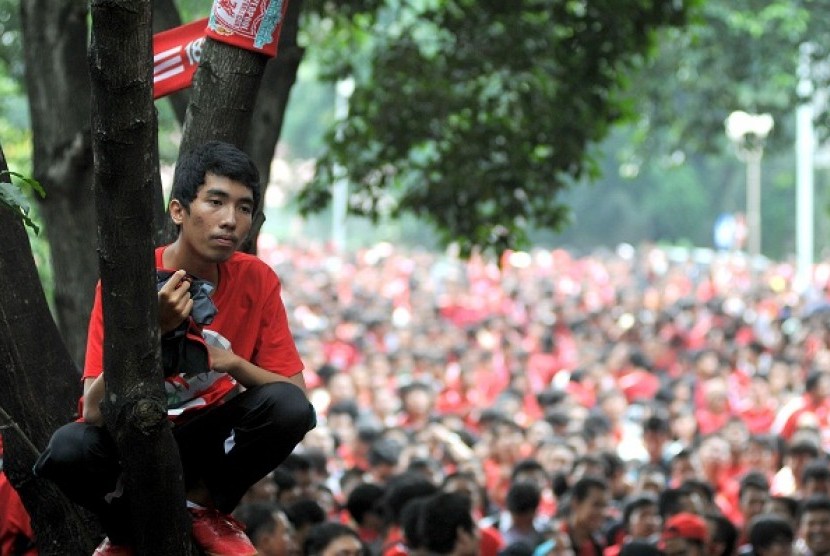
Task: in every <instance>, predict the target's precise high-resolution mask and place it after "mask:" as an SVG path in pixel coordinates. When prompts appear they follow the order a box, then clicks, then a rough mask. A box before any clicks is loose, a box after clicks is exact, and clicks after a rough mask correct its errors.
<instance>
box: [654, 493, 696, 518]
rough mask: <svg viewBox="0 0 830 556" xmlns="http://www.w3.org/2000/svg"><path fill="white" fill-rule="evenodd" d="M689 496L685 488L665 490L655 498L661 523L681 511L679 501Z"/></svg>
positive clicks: (681, 506)
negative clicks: (661, 519)
mask: <svg viewBox="0 0 830 556" xmlns="http://www.w3.org/2000/svg"><path fill="white" fill-rule="evenodd" d="M688 496H689V491H688V490H686V489H685V488H667V489H666V490H664V491H663V492H661V493H660V495H659V496H658V498H657V509H658V511H659V512H660V517H662V518H663V521H665V520H666V519H668V518H670V517H671V516H673V515H675V514H678V513H680V512H682V511H683V505H682V503H681V501H682V500H683V498H686V497H688Z"/></svg>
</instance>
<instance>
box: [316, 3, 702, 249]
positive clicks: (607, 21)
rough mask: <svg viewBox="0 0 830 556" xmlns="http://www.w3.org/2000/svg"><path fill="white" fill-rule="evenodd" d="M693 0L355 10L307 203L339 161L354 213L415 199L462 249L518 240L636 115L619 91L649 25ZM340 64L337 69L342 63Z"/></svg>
mask: <svg viewBox="0 0 830 556" xmlns="http://www.w3.org/2000/svg"><path fill="white" fill-rule="evenodd" d="M689 6H690V3H688V2H686V3H683V2H661V1H655V2H647V1H619V0H614V1H611V0H608V1H600V2H562V1H556V0H547V1H543V0H538V1H534V2H500V1H484V2H482V1H477V2H473V1H470V0H448V1H445V2H390V3H389V4H388V6H387V9H386V11H381V12H380V13H378V14H377V17H376V18H365V19H360V20H353V24H354V25H355V26H357V27H358V32H360V33H362V34H363V35H364V36H366V37H371V38H367V39H366V40H365V41H364V43H362V44H358V46H362V47H363V48H364V50H368V52H369V54H368V59H369V63H368V67H360V66H353V65H350V64H349V63H348V61H349V60H351V58H350V57H351V55H352V53H353V52H354V49H342V50H341V56H343V60H345V62H343V63H342V64H340V65H336V64H335V66H334V67H338V68H342V71H343V72H344V73H350V74H351V75H354V76H355V77H356V78H357V83H358V86H357V89H356V90H355V92H354V95H353V96H352V98H351V104H350V114H349V117H348V119H347V120H346V121H345V122H344V123H343V124H342V126H340V127H338V129H336V130H335V131H333V132H332V133H331V135H330V137H329V142H328V146H329V150H328V151H327V152H326V154H325V155H324V156H323V157H322V158H321V159H320V160H319V166H318V172H317V177H316V179H315V181H314V182H312V184H311V185H310V186H309V187H308V188H307V189H306V190H305V191H304V192H303V194H302V197H301V205H302V207H303V209H304V210H314V209H319V208H321V207H322V206H324V205H325V204H326V203H327V202H328V200H329V197H330V184H331V183H332V181H333V180H335V179H336V178H337V177H338V176H339V175H340V172H341V169H343V170H344V171H345V172H346V173H347V175H348V177H349V178H350V180H351V182H352V184H353V186H354V190H353V192H352V194H351V196H350V199H349V208H350V210H351V211H352V212H354V213H357V214H368V215H378V214H387V215H391V216H392V217H397V216H399V215H401V214H404V213H414V214H416V215H417V216H419V217H421V218H424V219H426V220H428V221H431V222H432V223H434V224H435V225H436V227H437V229H438V231H439V233H440V234H441V236H442V238H443V239H444V241H447V242H448V241H456V242H458V243H459V245H460V246H461V248H462V250H463V251H469V250H470V249H471V248H472V247H473V246H482V247H487V248H492V249H495V250H498V249H503V248H505V247H510V246H515V245H517V244H522V243H525V242H526V240H527V231H528V229H529V227H530V225H531V224H530V222H533V223H535V224H536V225H537V226H539V227H543V228H556V227H558V226H560V225H561V224H562V223H563V222H564V218H565V214H566V207H565V206H563V204H562V203H561V201H560V199H559V196H558V193H559V192H560V191H561V190H562V189H564V188H566V187H568V186H569V185H570V184H571V183H573V182H574V181H575V180H578V179H580V178H582V177H583V176H595V175H596V166H595V161H594V160H592V159H591V157H590V156H589V148H590V145H591V144H593V143H596V142H598V141H600V140H601V139H602V138H604V137H605V135H606V134H607V132H608V130H609V127H610V125H611V124H612V123H613V122H615V121H617V120H620V119H622V118H624V117H626V116H630V115H631V108H632V104H631V103H630V102H627V101H626V99H625V98H624V97H623V96H622V94H621V92H622V89H623V88H624V85H625V84H626V80H627V78H626V76H627V75H628V73H629V72H631V71H632V70H633V69H634V67H635V66H637V65H638V64H640V63H642V60H643V58H644V57H645V56H647V55H648V54H649V52H650V50H651V48H652V46H653V44H654V39H655V37H656V31H657V29H659V28H660V27H662V26H666V25H681V24H683V23H685V21H686V16H687V13H688V10H689ZM341 75H342V74H341Z"/></svg>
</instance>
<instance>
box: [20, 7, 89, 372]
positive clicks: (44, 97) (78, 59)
mask: <svg viewBox="0 0 830 556" xmlns="http://www.w3.org/2000/svg"><path fill="white" fill-rule="evenodd" d="M20 5H21V23H22V29H23V42H24V46H25V48H24V53H25V61H26V86H27V89H28V96H29V107H30V113H31V120H32V137H33V141H34V153H33V165H34V172H33V173H34V177H35V179H37V180H38V181H40V183H41V184H43V186H44V187H45V188H46V191H47V192H48V194H47V195H46V198H45V199H44V200H43V201H42V202H41V209H42V214H43V219H44V222H45V225H44V230H45V232H46V235H47V236H48V237H50V238H52V241H51V242H50V246H51V256H52V267H53V270H54V276H55V277H57V279H56V280H55V311H56V314H57V315H56V316H57V319H58V324H59V326H60V330H61V333H62V335H63V338H64V340H65V342H66V346H67V348H68V349H69V353H70V355H71V356H72V358H73V360H74V361H75V362H76V363H77V364H79V365H80V364H81V363H83V355H84V350H85V348H86V330H87V323H88V320H89V308H90V307H91V306H92V294H93V291H94V286H95V280H96V278H97V275H98V268H97V260H96V254H95V248H96V245H95V205H94V203H93V198H92V149H91V142H90V137H89V79H88V75H87V73H86V72H85V71H79V70H80V68H83V67H84V65H85V63H86V51H87V47H86V44H87V32H88V28H87V21H86V17H87V3H86V2H78V1H77V0H25V1H23V2H21V3H20Z"/></svg>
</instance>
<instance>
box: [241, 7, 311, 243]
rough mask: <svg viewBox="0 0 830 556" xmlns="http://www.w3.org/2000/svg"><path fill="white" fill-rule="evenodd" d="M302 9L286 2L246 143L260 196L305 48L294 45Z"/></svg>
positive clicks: (260, 219)
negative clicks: (276, 44) (260, 187)
mask: <svg viewBox="0 0 830 556" xmlns="http://www.w3.org/2000/svg"><path fill="white" fill-rule="evenodd" d="M301 9H302V0H292V1H291V2H290V3H289V4H288V8H287V10H286V13H285V19H284V20H283V23H282V30H281V32H280V39H279V46H278V48H277V56H276V58H274V59H273V60H271V61H270V62H268V65H267V66H266V67H265V74H264V75H263V77H262V83H261V85H260V89H259V96H257V100H256V104H255V105H254V113H253V118H252V121H251V131H250V134H249V136H248V141H247V143H246V146H245V152H247V153H248V154H249V155H250V156H251V158H252V159H253V160H254V163H255V164H256V166H257V168H258V169H259V175H260V181H261V182H262V197H263V199H264V198H265V191H266V189H267V188H268V182H269V181H270V176H271V161H273V160H274V151H275V150H276V147H277V143H278V142H279V139H280V135H281V132H282V123H283V119H284V117H285V109H286V107H287V106H288V99H289V97H290V95H291V88H292V87H293V86H294V83H295V82H296V81H297V70H298V68H299V67H300V62H302V59H303V55H304V53H305V49H303V48H301V47H300V46H299V45H298V44H297V32H298V31H299V27H300V25H299V20H300V11H301ZM263 205H264V203H263ZM264 208H265V207H264V206H262V207H259V209H260V210H259V212H258V213H257V215H256V218H255V219H254V226H253V228H252V229H251V233H250V236H249V237H248V240H247V241H246V242H245V245H244V246H243V248H242V249H243V250H244V251H246V252H248V253H256V242H257V237H258V236H259V231H260V229H261V228H262V225H263V224H264V223H265V216H264V213H263V209H264Z"/></svg>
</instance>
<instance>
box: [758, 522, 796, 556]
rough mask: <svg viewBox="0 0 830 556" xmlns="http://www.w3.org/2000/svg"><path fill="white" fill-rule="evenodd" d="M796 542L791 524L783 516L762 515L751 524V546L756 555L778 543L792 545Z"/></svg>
mask: <svg viewBox="0 0 830 556" xmlns="http://www.w3.org/2000/svg"><path fill="white" fill-rule="evenodd" d="M793 540H795V533H794V532H793V528H792V525H790V522H789V521H787V520H786V519H784V518H783V517H781V516H777V515H771V514H761V515H759V516H756V517H754V518H753V519H752V521H751V522H750V523H749V544H751V545H752V550H753V551H754V552H755V554H759V552H760V549H764V548H769V547H770V545H772V544H773V543H776V542H786V543H788V544H791V543H792V542H793Z"/></svg>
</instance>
